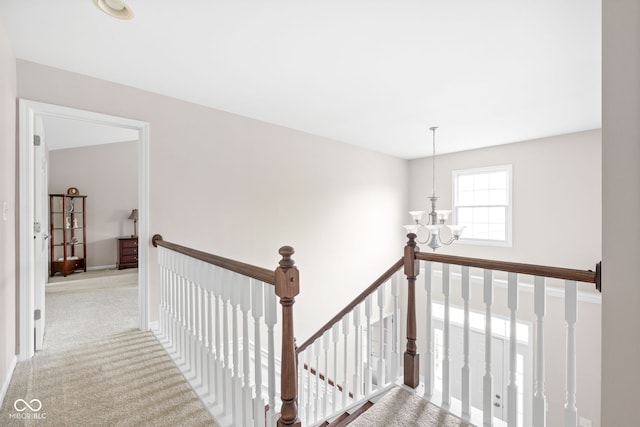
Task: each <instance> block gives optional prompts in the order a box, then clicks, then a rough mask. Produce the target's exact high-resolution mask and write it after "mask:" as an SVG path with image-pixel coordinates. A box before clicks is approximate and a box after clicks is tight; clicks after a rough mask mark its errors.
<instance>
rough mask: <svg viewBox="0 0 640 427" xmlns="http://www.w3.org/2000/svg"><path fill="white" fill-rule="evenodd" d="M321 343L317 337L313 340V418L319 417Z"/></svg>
mask: <svg viewBox="0 0 640 427" xmlns="http://www.w3.org/2000/svg"><path fill="white" fill-rule="evenodd" d="M321 345H322V341H321V340H320V339H319V338H318V339H317V340H315V341H314V342H313V355H314V356H315V359H314V361H315V363H314V366H313V368H314V370H315V375H314V384H315V404H314V411H313V417H314V420H318V419H320V399H321V397H320V372H318V370H319V369H318V366H320V350H321V348H320V346H321ZM311 369H312V367H311V366H309V371H311Z"/></svg>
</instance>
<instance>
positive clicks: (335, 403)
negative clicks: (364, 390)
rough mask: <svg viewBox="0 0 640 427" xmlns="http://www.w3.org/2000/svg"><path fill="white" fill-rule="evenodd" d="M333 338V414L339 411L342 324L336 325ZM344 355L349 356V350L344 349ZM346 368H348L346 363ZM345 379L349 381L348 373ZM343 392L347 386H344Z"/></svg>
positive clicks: (332, 329) (332, 331) (332, 330)
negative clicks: (339, 349)
mask: <svg viewBox="0 0 640 427" xmlns="http://www.w3.org/2000/svg"><path fill="white" fill-rule="evenodd" d="M331 336H332V338H333V399H331V400H332V402H333V406H332V408H331V409H332V411H331V412H332V413H334V412H336V411H337V410H338V392H339V390H338V343H339V342H340V323H336V324H334V325H333V327H332V328H331ZM344 353H345V354H347V349H346V348H345V349H344ZM344 366H347V364H346V363H345V364H344ZM344 379H345V380H346V379H347V373H346V372H345V375H344ZM342 387H343V390H344V387H346V384H344V382H343V384H342Z"/></svg>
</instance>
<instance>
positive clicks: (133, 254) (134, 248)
mask: <svg viewBox="0 0 640 427" xmlns="http://www.w3.org/2000/svg"><path fill="white" fill-rule="evenodd" d="M117 239H118V270H123V269H125V268H138V238H137V237H129V236H124V237H117Z"/></svg>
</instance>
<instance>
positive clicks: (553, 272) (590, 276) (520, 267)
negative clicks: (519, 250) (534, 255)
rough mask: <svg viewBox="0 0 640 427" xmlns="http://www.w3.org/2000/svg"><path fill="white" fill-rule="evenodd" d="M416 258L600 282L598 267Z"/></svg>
mask: <svg viewBox="0 0 640 427" xmlns="http://www.w3.org/2000/svg"><path fill="white" fill-rule="evenodd" d="M415 257H416V259H419V260H423V261H433V262H442V263H445V264H455V265H463V266H467V267H476V268H485V269H488V270H498V271H507V272H511V273H519V274H530V275H533V276H540V277H551V278H554V279H564V280H575V281H576V282H583V283H595V284H599V283H600V267H599V265H598V266H596V271H592V270H575V269H571V268H560V267H548V266H544V265H535V264H522V263H517V262H506V261H493V260H488V259H481V258H467V257H460V256H453V255H443V254H435V253H429V252H416V254H415Z"/></svg>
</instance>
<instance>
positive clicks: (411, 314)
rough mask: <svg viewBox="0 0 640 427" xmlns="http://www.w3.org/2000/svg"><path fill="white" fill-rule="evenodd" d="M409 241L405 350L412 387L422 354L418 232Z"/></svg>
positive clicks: (406, 375) (406, 380) (408, 382)
mask: <svg viewBox="0 0 640 427" xmlns="http://www.w3.org/2000/svg"><path fill="white" fill-rule="evenodd" d="M407 237H408V238H409V241H408V242H407V245H406V246H405V247H404V274H405V275H406V276H407V283H408V288H407V291H408V292H407V350H406V351H405V352H404V384H405V385H406V386H409V387H411V388H416V387H418V384H419V383H420V355H419V354H418V352H417V345H416V336H417V326H416V277H417V276H418V274H419V273H420V265H419V261H417V260H416V256H415V253H416V252H417V251H418V250H420V248H418V247H417V246H416V240H415V239H416V237H417V236H416V234H414V233H409V234H408V235H407Z"/></svg>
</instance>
